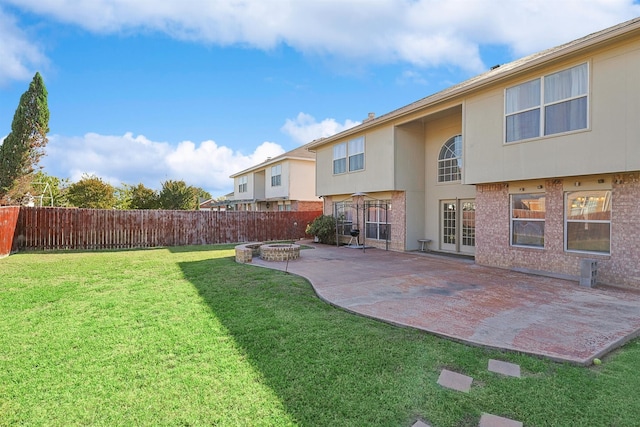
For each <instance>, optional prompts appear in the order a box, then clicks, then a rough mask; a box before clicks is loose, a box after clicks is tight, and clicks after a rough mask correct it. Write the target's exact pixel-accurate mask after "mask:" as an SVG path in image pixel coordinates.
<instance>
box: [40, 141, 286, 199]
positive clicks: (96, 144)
mask: <svg viewBox="0 0 640 427" xmlns="http://www.w3.org/2000/svg"><path fill="white" fill-rule="evenodd" d="M284 151H285V150H284V149H283V148H282V147H281V146H279V145H278V144H275V143H273V142H263V143H262V144H261V145H260V146H258V147H257V148H256V149H255V150H254V151H253V152H252V153H249V154H243V153H240V152H238V151H234V150H232V149H230V148H228V147H225V146H220V145H218V144H216V142H214V141H203V142H201V143H199V144H195V143H193V142H191V141H183V142H181V143H179V144H178V145H177V146H171V145H170V144H168V143H166V142H156V141H151V140H149V139H147V138H146V137H144V136H143V135H138V136H134V135H133V134H132V133H130V132H128V133H125V134H124V135H122V136H116V135H99V134H96V133H88V134H86V135H84V136H82V137H64V136H60V135H51V136H49V143H48V144H47V147H46V154H47V155H46V156H44V157H43V158H42V160H41V163H42V165H43V166H44V167H45V172H46V173H48V174H50V175H54V176H57V177H60V178H69V179H71V181H77V180H79V179H80V178H81V177H82V175H83V174H95V175H97V176H99V177H100V178H102V179H104V180H105V181H107V182H109V183H110V184H112V185H115V186H118V185H120V184H122V183H127V184H131V185H136V184H138V183H143V184H144V185H145V186H147V187H149V188H155V189H159V188H160V187H161V183H162V182H164V181H166V180H168V179H173V180H184V181H185V182H186V183H187V184H188V185H194V186H197V187H202V188H204V189H205V190H207V191H209V192H211V193H212V195H214V196H215V195H222V194H224V193H226V192H228V191H231V189H232V187H233V181H232V180H231V179H230V178H229V175H231V174H233V173H235V172H239V171H241V170H244V169H247V168H249V167H251V166H253V165H255V164H257V163H261V162H263V161H264V160H266V159H267V157H275V156H277V155H280V154H282V153H284Z"/></svg>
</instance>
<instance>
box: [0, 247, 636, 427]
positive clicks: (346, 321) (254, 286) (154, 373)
mask: <svg viewBox="0 0 640 427" xmlns="http://www.w3.org/2000/svg"><path fill="white" fill-rule="evenodd" d="M489 358H500V359H502V360H507V361H512V362H515V363H519V364H520V365H521V367H522V370H523V378H520V379H517V378H507V377H501V376H499V375H496V374H492V373H490V372H488V371H487V361H488V359H489ZM639 366H640V341H638V340H635V341H632V342H631V343H629V344H627V345H626V346H625V347H624V348H623V349H621V350H619V351H617V352H616V353H615V354H613V355H612V356H610V357H608V358H606V359H605V360H604V361H603V364H602V365H600V366H599V367H591V368H582V367H575V366H568V365H563V364H558V363H553V362H548V361H544V360H540V359H537V358H532V357H527V356H522V355H516V354H510V353H504V354H501V353H498V352H495V351H489V350H484V349H480V348H473V347H467V346H464V345H461V344H457V343H454V342H451V341H447V340H443V339H439V338H435V337H432V336H430V335H428V334H425V333H422V332H419V331H414V330H410V329H403V328H396V327H393V326H390V325H387V324H384V323H380V322H376V321H373V320H370V319H365V318H362V317H358V316H355V315H352V314H348V313H346V312H343V311H341V310H339V309H337V308H334V307H332V306H329V305H327V304H325V303H324V302H322V301H320V300H319V299H318V298H317V297H316V296H315V294H314V292H313V290H312V289H311V287H310V285H309V284H308V283H307V282H306V281H305V280H303V279H301V278H299V277H295V276H292V275H288V274H286V273H282V272H276V271H271V270H266V269H261V268H258V267H253V266H249V265H239V264H236V263H235V262H234V260H233V250H232V248H231V247H230V246H206V247H188V248H171V249H155V250H139V251H113V252H93V253H86V252H85V253H80V252H70V253H45V254H42V253H30V254H16V255H12V256H10V257H8V258H5V259H2V260H0V425H3V426H4V425H30V426H31V425H36V426H38V425H52V426H72V425H105V426H116V425H117V426H125V425H126V426H129V425H172V426H173V425H185V426H187V425H189V426H191V425H216V426H287V425H304V426H358V427H360V426H406V427H408V426H410V425H412V424H413V422H414V421H415V420H416V419H417V418H421V419H423V420H425V421H427V422H429V423H431V424H432V425H433V426H434V427H446V426H467V425H468V426H475V425H477V424H478V421H479V419H480V416H481V414H482V413H483V412H488V413H492V414H495V415H501V416H506V417H509V418H513V419H516V420H520V421H523V422H524V424H525V425H526V426H633V425H638V422H639V421H638V420H640V399H638V397H637V396H638V390H640V374H639V373H638V367H639ZM445 367H446V368H448V369H451V370H454V371H457V372H461V373H464V374H466V375H470V376H472V377H474V379H475V380H474V384H473V387H472V389H471V392H470V393H468V394H467V393H459V392H455V391H450V390H446V389H443V388H442V387H440V386H438V385H437V383H436V381H437V379H438V375H439V374H440V370H441V369H442V368H445Z"/></svg>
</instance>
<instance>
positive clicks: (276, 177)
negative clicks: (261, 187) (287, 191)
mask: <svg viewBox="0 0 640 427" xmlns="http://www.w3.org/2000/svg"><path fill="white" fill-rule="evenodd" d="M281 185H282V165H281V164H280V165H275V166H271V186H272V187H280V186H281Z"/></svg>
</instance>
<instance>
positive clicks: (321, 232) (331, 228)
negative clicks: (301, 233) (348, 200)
mask: <svg viewBox="0 0 640 427" xmlns="http://www.w3.org/2000/svg"><path fill="white" fill-rule="evenodd" d="M306 232H307V234H310V235H312V236H316V237H317V238H318V240H320V242H321V243H329V244H333V243H335V242H336V219H335V218H334V217H333V216H331V215H320V216H319V217H317V218H316V219H314V220H313V222H312V223H311V224H309V225H308V226H307V230H306Z"/></svg>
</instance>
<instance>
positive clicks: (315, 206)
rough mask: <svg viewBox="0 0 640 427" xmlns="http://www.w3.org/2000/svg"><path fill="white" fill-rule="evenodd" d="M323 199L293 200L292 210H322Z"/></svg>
mask: <svg viewBox="0 0 640 427" xmlns="http://www.w3.org/2000/svg"><path fill="white" fill-rule="evenodd" d="M322 206H323V203H322V200H318V201H317V202H315V201H314V202H305V201H301V200H298V201H295V202H292V206H291V210H294V211H297V212H308V211H321V210H322Z"/></svg>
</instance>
